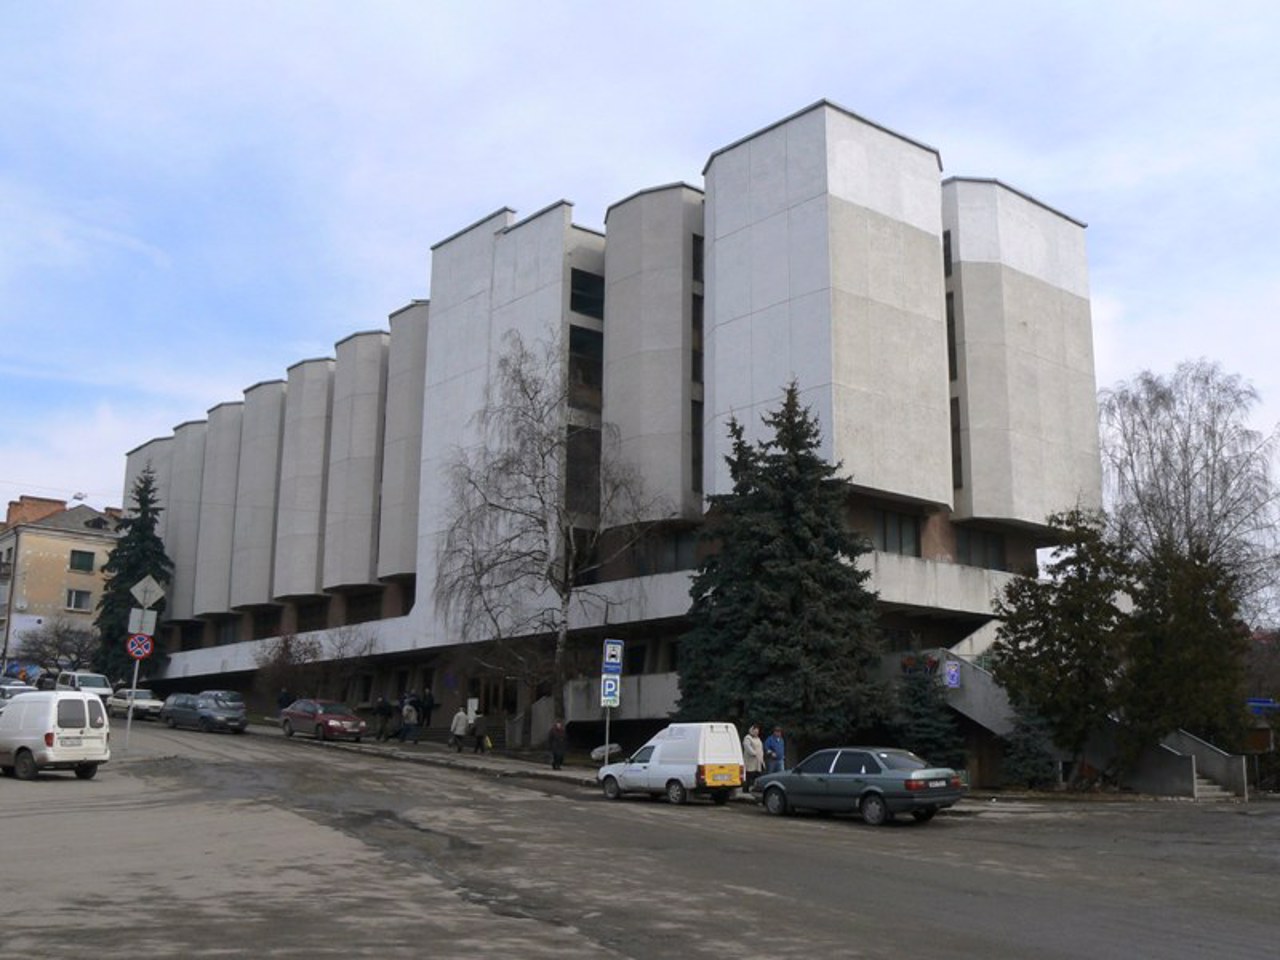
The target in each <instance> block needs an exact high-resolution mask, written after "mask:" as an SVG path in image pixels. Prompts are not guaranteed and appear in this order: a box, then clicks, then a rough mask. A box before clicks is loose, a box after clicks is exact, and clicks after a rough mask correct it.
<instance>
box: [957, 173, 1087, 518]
mask: <svg viewBox="0 0 1280 960" xmlns="http://www.w3.org/2000/svg"><path fill="white" fill-rule="evenodd" d="M943 219H944V223H945V225H946V227H947V229H948V230H950V231H951V251H952V263H953V269H952V278H951V287H952V291H953V294H954V298H955V324H956V348H957V359H958V364H957V365H958V374H959V376H958V379H957V382H956V384H955V389H956V395H957V397H958V398H959V401H960V418H961V449H962V463H963V486H962V487H961V488H960V489H959V490H958V491H957V494H956V518H957V519H960V520H964V519H969V518H982V519H994V520H1013V521H1021V522H1024V523H1034V524H1042V523H1043V522H1044V520H1045V518H1046V517H1047V516H1048V515H1049V514H1050V513H1053V512H1055V511H1059V510H1064V509H1068V508H1071V507H1074V506H1077V505H1081V506H1084V507H1089V508H1093V507H1098V506H1100V505H1101V483H1102V481H1101V469H1100V465H1099V456H1098V409H1097V401H1096V385H1095V379H1094V368H1093V339H1092V325H1091V322H1090V316H1089V299H1088V297H1089V289H1088V270H1087V261H1086V256H1085V247H1084V227H1083V225H1082V224H1079V223H1076V222H1075V221H1073V220H1071V219H1069V218H1067V217H1065V216H1063V215H1061V214H1059V213H1057V212H1055V211H1053V210H1050V209H1049V208H1047V207H1045V206H1043V205H1041V204H1039V203H1037V202H1036V201H1034V200H1032V199H1030V198H1028V197H1026V196H1023V195H1022V194H1019V193H1017V192H1016V191H1014V190H1011V189H1010V188H1008V187H1005V186H1003V185H1001V184H999V183H996V182H994V181H972V180H950V181H948V182H947V183H946V185H945V187H944V193H943Z"/></svg>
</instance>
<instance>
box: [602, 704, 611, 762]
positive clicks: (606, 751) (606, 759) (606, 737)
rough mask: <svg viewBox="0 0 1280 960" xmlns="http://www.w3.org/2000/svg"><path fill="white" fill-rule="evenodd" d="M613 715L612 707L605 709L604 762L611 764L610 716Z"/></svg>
mask: <svg viewBox="0 0 1280 960" xmlns="http://www.w3.org/2000/svg"><path fill="white" fill-rule="evenodd" d="M611 713H613V708H612V707H605V708H604V762H605V763H608V762H609V714H611Z"/></svg>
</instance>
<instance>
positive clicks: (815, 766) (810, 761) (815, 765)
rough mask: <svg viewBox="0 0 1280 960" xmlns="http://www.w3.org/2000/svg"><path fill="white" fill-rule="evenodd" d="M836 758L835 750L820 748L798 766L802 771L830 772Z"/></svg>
mask: <svg viewBox="0 0 1280 960" xmlns="http://www.w3.org/2000/svg"><path fill="white" fill-rule="evenodd" d="M835 758H836V752H835V751H834V750H819V751H818V752H817V753H815V754H814V755H813V756H811V757H806V758H805V759H804V761H803V762H802V763H801V764H800V765H799V766H797V767H796V769H797V770H799V771H800V772H801V773H830V772H831V761H832V760H834V759H835Z"/></svg>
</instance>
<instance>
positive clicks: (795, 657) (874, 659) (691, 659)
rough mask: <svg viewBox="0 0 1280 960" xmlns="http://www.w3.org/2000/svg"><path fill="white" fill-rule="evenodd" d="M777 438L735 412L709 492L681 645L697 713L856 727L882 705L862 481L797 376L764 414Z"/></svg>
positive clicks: (839, 733) (683, 688)
mask: <svg viewBox="0 0 1280 960" xmlns="http://www.w3.org/2000/svg"><path fill="white" fill-rule="evenodd" d="M764 424H765V425H766V426H767V427H769V428H771V430H772V431H773V437H772V439H768V440H765V441H763V442H761V443H758V444H751V443H748V442H747V441H746V439H745V437H744V431H743V429H742V427H741V425H740V424H739V423H738V422H737V421H732V422H731V423H730V426H729V436H730V438H731V440H732V451H731V453H730V455H729V456H728V457H727V458H726V462H727V464H728V466H729V472H730V478H731V480H732V483H733V486H732V489H731V490H730V492H728V493H724V494H717V495H712V496H711V497H710V498H709V499H710V502H711V507H710V513H709V516H708V523H707V524H706V526H705V528H704V530H703V531H702V537H703V539H704V540H705V541H707V542H709V543H710V544H712V545H713V549H712V551H711V555H710V556H708V558H707V559H706V560H704V561H703V563H702V564H701V565H700V567H699V568H698V571H697V573H696V575H695V577H694V579H693V583H692V586H691V588H690V595H691V598H692V601H693V602H692V606H691V608H690V611H689V619H690V621H691V624H692V626H691V629H690V630H689V632H688V633H686V634H685V636H684V638H683V642H682V644H681V654H680V712H681V715H682V716H683V717H685V718H687V719H691V720H696V719H728V720H734V721H738V722H745V721H748V720H751V721H759V722H761V723H764V724H773V723H779V724H781V725H782V726H783V727H784V728H785V729H786V731H787V732H788V734H789V735H792V736H794V737H796V738H798V739H800V740H801V741H819V740H832V739H838V738H841V737H847V736H851V735H852V734H853V733H854V732H855V731H856V730H858V729H859V728H860V727H863V726H865V725H867V724H869V723H871V722H874V721H875V720H877V719H879V718H881V717H883V716H884V713H885V706H886V690H885V687H884V685H883V683H881V682H880V681H879V680H878V672H879V640H878V632H877V629H876V625H875V612H874V608H875V602H876V595H875V594H874V593H873V592H872V591H870V590H869V589H868V588H867V586H866V581H867V579H868V577H869V576H870V574H869V573H868V572H867V571H866V570H862V569H859V568H858V566H857V564H856V561H857V560H858V558H859V557H861V556H862V555H863V554H865V553H867V552H868V551H869V550H870V549H871V548H870V544H868V543H867V541H866V539H865V538H864V537H862V536H861V535H859V534H858V533H856V532H854V531H852V530H850V529H849V528H847V527H846V526H845V523H844V519H845V515H846V508H847V500H848V495H849V491H850V489H851V484H850V483H849V481H848V480H845V479H842V478H840V477H839V472H840V465H839V464H835V465H833V464H830V463H828V462H827V461H825V460H824V459H823V458H822V457H821V456H820V455H819V453H818V449H819V446H820V442H821V437H820V433H819V428H818V424H817V422H816V420H815V419H814V418H813V416H812V414H811V412H810V411H809V409H808V408H807V407H803V406H801V404H800V400H799V390H798V388H797V386H796V384H795V383H792V384H791V385H790V386H789V387H788V388H787V390H786V393H785V396H784V398H783V401H782V405H781V407H779V409H778V410H777V411H776V412H774V413H772V414H770V415H768V416H766V417H765V418H764Z"/></svg>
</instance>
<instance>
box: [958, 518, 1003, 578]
mask: <svg viewBox="0 0 1280 960" xmlns="http://www.w3.org/2000/svg"><path fill="white" fill-rule="evenodd" d="M956 560H957V561H958V562H959V563H963V564H965V565H967V566H970V567H984V568H986V569H987V570H1007V569H1008V567H1007V566H1006V563H1005V550H1004V535H1003V534H999V533H992V532H991V531H990V530H970V529H969V528H968V527H957V528H956Z"/></svg>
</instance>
